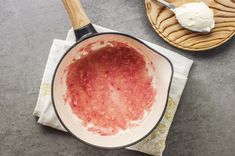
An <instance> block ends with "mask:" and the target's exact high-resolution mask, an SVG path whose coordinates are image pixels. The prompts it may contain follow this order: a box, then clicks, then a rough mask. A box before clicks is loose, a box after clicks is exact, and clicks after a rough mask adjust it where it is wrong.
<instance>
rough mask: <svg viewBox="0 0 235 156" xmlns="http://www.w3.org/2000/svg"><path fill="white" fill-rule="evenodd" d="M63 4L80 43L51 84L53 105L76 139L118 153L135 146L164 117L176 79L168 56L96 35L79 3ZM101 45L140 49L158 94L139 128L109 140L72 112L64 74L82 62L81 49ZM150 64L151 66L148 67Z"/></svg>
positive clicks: (128, 40) (129, 40)
mask: <svg viewBox="0 0 235 156" xmlns="http://www.w3.org/2000/svg"><path fill="white" fill-rule="evenodd" d="M63 2H64V5H65V7H66V9H67V12H68V14H69V16H70V19H71V21H72V25H73V28H74V32H75V35H76V39H77V42H76V43H75V44H74V45H73V46H72V47H71V48H70V49H69V50H68V51H67V52H66V53H65V54H64V56H63V57H62V58H61V60H60V62H59V63H58V65H57V67H56V70H55V73H54V76H53V81H52V102H53V106H54V109H55V112H56V114H57V116H58V118H59V120H60V122H61V124H62V125H63V126H64V128H65V129H66V130H67V131H68V132H69V133H71V134H72V135H73V136H74V137H76V138H77V139H79V140H80V141H81V142H83V143H86V144H88V145H91V146H95V147H99V148H105V149H117V148H123V147H127V146H130V145H133V144H136V143H137V142H139V141H141V140H142V139H144V138H145V137H147V136H148V135H149V134H150V133H151V132H152V131H153V130H154V129H155V128H156V127H157V125H158V124H159V122H160V121H161V119H162V117H163V115H164V112H165V109H166V105H167V101H168V95H169V89H170V85H171V81H172V75H173V67H172V63H171V62H170V60H169V59H167V58H166V57H165V56H163V55H162V54H160V53H158V52H157V51H155V50H154V49H152V48H150V47H149V46H147V45H146V44H144V43H143V42H142V41H140V40H139V39H136V38H134V37H132V36H129V35H126V34H122V33H111V32H110V33H97V32H96V31H95V29H94V28H93V26H92V25H91V23H90V21H89V19H88V18H87V16H86V15H85V12H84V11H83V9H82V7H81V4H80V1H79V0H63ZM99 41H102V42H103V43H107V42H109V41H117V42H121V43H125V44H127V45H128V46H130V47H133V48H134V49H137V51H138V52H139V53H140V54H141V55H142V56H144V60H145V62H146V66H147V67H148V69H149V71H150V72H151V73H150V74H151V75H152V76H153V80H154V81H153V82H154V86H155V88H156V90H157V95H156V98H155V101H154V103H153V105H152V107H151V111H150V112H149V113H148V114H147V115H146V116H145V118H144V119H143V121H141V122H140V125H138V126H136V127H134V128H130V129H127V130H125V131H123V132H122V133H117V134H114V135H109V136H101V135H97V134H95V133H92V132H90V131H88V130H87V128H86V127H85V126H84V125H83V124H82V121H81V120H80V119H79V118H78V117H77V116H76V115H75V114H74V113H73V112H72V110H71V108H70V105H69V104H68V102H66V100H64V96H65V95H66V90H67V86H66V76H67V73H66V72H65V71H66V69H67V67H68V66H69V65H70V64H71V63H72V62H73V61H74V59H79V57H78V51H79V50H80V49H82V48H83V49H84V47H87V46H88V45H89V44H91V43H94V42H97V43H99ZM95 46H96V48H99V46H101V45H99V44H96V45H95ZM102 46H103V45H102ZM151 62H152V66H148V65H149V64H150V63H151ZM152 68H155V69H156V70H153V69H152Z"/></svg>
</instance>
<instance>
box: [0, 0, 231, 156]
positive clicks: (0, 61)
mask: <svg viewBox="0 0 235 156" xmlns="http://www.w3.org/2000/svg"><path fill="white" fill-rule="evenodd" d="M82 3H83V4H84V7H85V9H86V11H87V14H88V15H89V17H90V18H91V20H92V21H93V22H94V23H97V24H100V25H103V26H106V27H109V28H112V29H116V30H118V31H121V32H125V33H129V34H132V35H135V36H136V37H139V38H142V39H146V40H148V41H151V42H153V43H156V44H159V45H161V46H163V47H166V48H169V49H171V50H174V51H176V52H177V53H179V54H182V55H184V56H187V57H189V58H190V59H193V60H194V61H195V64H194V66H193V68H192V71H191V74H190V76H189V81H188V84H187V86H186V89H185V91H184V94H183V97H182V100H181V103H180V106H179V109H178V111H177V113H176V117H175V119H174V122H173V125H172V127H171V129H170V133H169V137H168V139H167V145H166V150H165V152H164V155H165V156H173V155H174V156H233V155H235V95H234V94H235V69H234V68H235V51H234V49H235V40H234V39H232V40H230V41H229V42H228V43H226V44H224V45H223V46H221V47H219V48H217V49H213V50H210V51H208V52H204V53H190V52H185V51H182V50H178V49H176V48H174V47H172V46H170V45H168V44H167V43H165V42H164V41H163V40H162V39H161V38H159V37H158V36H157V35H156V34H155V32H154V31H153V29H152V28H151V26H150V24H149V22H148V20H147V17H146V15H145V7H144V0H82ZM69 28H70V22H69V20H68V17H67V14H66V12H65V10H64V8H63V5H62V3H61V1H58V0H0V37H1V41H0V155H1V156H2V155H3V156H8V155H15V156H18V155H19V156H21V155H35V156H41V155H43V156H51V155H55V156H63V155H64V156H65V155H66V156H70V155H74V156H78V155H79V156H86V155H89V156H92V155H95V156H103V155H105V156H141V155H144V154H142V153H139V152H132V151H127V150H115V151H112V150H109V151H106V150H98V149H94V148H92V147H89V146H86V145H84V144H82V143H80V142H78V141H77V140H76V139H74V138H73V137H71V136H70V135H68V134H64V133H62V132H59V131H56V130H53V129H50V128H46V127H43V126H40V125H38V124H37V123H36V119H35V118H34V117H33V116H32V112H33V110H34V107H35V104H36V100H37V95H38V91H39V86H40V81H41V77H42V75H43V70H44V67H45V64H46V61H47V57H48V52H49V49H50V45H51V43H52V40H53V38H59V39H64V38H65V36H66V33H67V30H68V29H69Z"/></svg>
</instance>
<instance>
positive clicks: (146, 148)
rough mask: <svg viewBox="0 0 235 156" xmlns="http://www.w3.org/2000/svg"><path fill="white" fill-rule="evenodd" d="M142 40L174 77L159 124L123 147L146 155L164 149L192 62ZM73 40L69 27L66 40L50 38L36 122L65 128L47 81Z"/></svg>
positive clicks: (100, 30)
mask: <svg viewBox="0 0 235 156" xmlns="http://www.w3.org/2000/svg"><path fill="white" fill-rule="evenodd" d="M94 27H95V29H96V30H97V31H98V32H111V31H113V30H109V29H107V28H104V27H101V26H97V25H94ZM142 41H143V42H145V43H146V44H147V45H149V46H150V47H152V48H154V49H156V50H157V51H158V52H159V53H162V54H163V55H165V56H166V57H168V58H169V59H170V60H171V61H172V63H173V66H174V76H173V81H172V85H171V89H170V98H169V100H168V106H167V109H166V112H165V115H164V117H163V119H162V120H161V122H160V124H159V125H158V126H157V128H156V129H155V130H154V131H153V132H152V133H151V134H150V135H149V136H148V137H147V138H145V139H144V140H142V141H141V142H139V143H137V144H135V145H133V146H130V147H127V149H129V150H136V151H140V152H144V153H147V154H150V155H155V156H161V155H162V153H163V151H164V149H165V142H166V138H167V134H168V131H169V128H170V126H171V123H172V121H173V118H174V115H175V112H176V109H177V107H178V104H179V101H180V98H181V95H182V92H183V90H184V87H185V84H186V82H187V77H188V74H189V71H190V68H191V66H192V63H193V61H192V60H189V59H187V58H185V57H183V56H181V55H179V54H176V53H174V52H172V51H170V50H167V49H165V48H162V47H160V46H158V45H155V44H153V43H150V42H147V41H144V40H142ZM74 42H75V36H74V33H73V30H72V29H71V30H69V32H68V35H67V38H66V40H58V39H54V41H53V43H52V46H51V49H50V53H49V57H48V61H47V64H46V68H45V71H44V75H43V79H42V83H41V87H40V91H39V96H38V101H37V105H36V108H35V110H34V113H33V115H34V116H37V117H39V119H38V123H39V124H42V125H45V126H49V127H52V128H56V129H58V130H62V131H66V130H65V129H64V127H63V126H62V125H61V124H60V121H59V120H58V119H57V116H56V114H55V112H54V109H53V106H52V103H51V81H52V76H53V73H54V70H55V68H56V65H57V63H58V62H59V60H60V58H61V57H62V55H63V54H64V53H65V52H66V50H67V49H68V48H69V47H70V46H71V45H72V44H73V43H74Z"/></svg>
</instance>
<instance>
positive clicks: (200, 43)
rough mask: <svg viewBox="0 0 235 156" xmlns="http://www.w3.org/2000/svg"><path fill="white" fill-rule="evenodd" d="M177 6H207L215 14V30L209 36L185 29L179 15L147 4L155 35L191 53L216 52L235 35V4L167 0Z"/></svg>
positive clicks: (228, 0)
mask: <svg viewBox="0 0 235 156" xmlns="http://www.w3.org/2000/svg"><path fill="white" fill-rule="evenodd" d="M167 1H168V2H170V3H172V4H174V5H175V6H180V5H182V4H184V3H189V2H205V3H206V4H207V5H208V6H209V7H210V8H211V9H213V11H214V14H215V22H216V24H215V28H214V29H213V30H212V31H211V32H210V33H208V34H202V33H196V32H192V31H189V30H186V29H184V28H182V27H181V26H180V25H179V23H178V22H177V20H176V18H175V15H174V13H173V12H171V11H170V10H169V9H167V8H166V7H164V6H163V5H161V4H160V3H159V2H156V1H155V0H145V4H146V9H147V16H148V19H149V21H150V23H151V24H152V26H153V28H154V29H155V31H156V32H157V33H158V34H159V35H160V36H161V37H162V38H163V39H164V40H166V41H167V42H168V43H170V44H171V45H173V46H175V47H177V48H180V49H184V50H189V51H203V50H208V49H212V48H215V47H217V46H219V45H221V44H223V43H224V42H226V41H228V40H229V39H230V38H232V37H233V35H234V34H235V0H167Z"/></svg>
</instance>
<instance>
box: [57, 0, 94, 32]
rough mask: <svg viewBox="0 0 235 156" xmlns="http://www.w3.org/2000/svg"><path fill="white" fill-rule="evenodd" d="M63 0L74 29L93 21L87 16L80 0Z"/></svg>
mask: <svg viewBox="0 0 235 156" xmlns="http://www.w3.org/2000/svg"><path fill="white" fill-rule="evenodd" d="M62 1H63V3H64V6H65V8H66V10H67V12H68V14H69V17H70V20H71V22H72V25H73V29H74V30H75V29H79V28H82V27H84V26H86V25H88V24H90V23H91V22H90V20H89V18H88V17H87V16H86V13H85V11H84V10H83V8H82V5H81V3H80V0H62Z"/></svg>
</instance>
